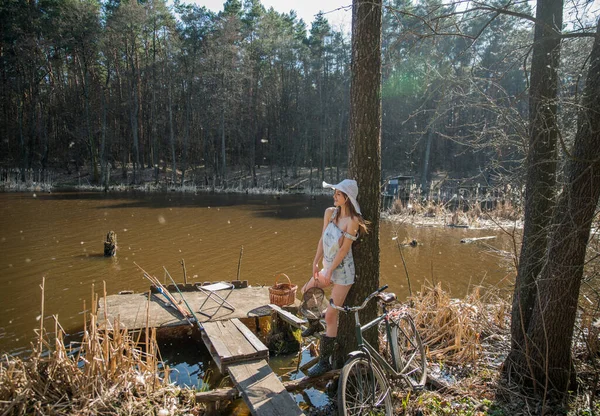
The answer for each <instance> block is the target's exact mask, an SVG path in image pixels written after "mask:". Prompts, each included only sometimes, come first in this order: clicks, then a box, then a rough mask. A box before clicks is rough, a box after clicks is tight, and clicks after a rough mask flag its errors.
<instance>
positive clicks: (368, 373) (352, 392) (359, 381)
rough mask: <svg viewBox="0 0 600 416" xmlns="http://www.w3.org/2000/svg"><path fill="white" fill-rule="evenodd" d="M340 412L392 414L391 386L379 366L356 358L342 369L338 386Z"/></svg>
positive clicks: (347, 413) (351, 413) (344, 413)
mask: <svg viewBox="0 0 600 416" xmlns="http://www.w3.org/2000/svg"><path fill="white" fill-rule="evenodd" d="M338 402H339V408H340V414H343V415H391V414H392V400H391V396H390V388H389V386H388V384H387V382H386V380H385V378H384V377H383V376H382V373H381V371H380V370H379V368H378V367H377V366H375V367H373V368H370V367H369V363H368V362H367V360H365V359H363V358H355V359H353V360H350V361H349V362H348V363H347V364H346V365H345V366H344V368H343V369H342V374H341V376H340V384H339V386H338Z"/></svg>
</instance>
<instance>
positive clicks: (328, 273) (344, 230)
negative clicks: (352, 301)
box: [302, 179, 367, 377]
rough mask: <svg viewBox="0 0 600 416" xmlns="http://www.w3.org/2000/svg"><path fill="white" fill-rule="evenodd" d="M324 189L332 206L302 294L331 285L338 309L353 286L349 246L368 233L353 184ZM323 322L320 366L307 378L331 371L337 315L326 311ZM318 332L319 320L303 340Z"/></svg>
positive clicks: (348, 181)
mask: <svg viewBox="0 0 600 416" xmlns="http://www.w3.org/2000/svg"><path fill="white" fill-rule="evenodd" d="M323 188H331V189H333V190H334V194H333V205H334V206H333V207H331V208H327V209H326V210H325V216H324V218H323V233H322V235H321V239H320V240H319V244H318V245H317V254H316V255H315V259H314V261H313V277H311V278H310V280H309V281H308V282H307V283H306V284H305V285H304V287H303V288H302V293H304V292H306V291H307V290H308V289H310V288H312V287H319V288H321V289H322V288H325V287H328V286H330V285H333V288H332V290H331V299H333V302H334V303H335V304H336V305H337V306H341V305H343V304H344V300H346V295H347V294H348V291H349V290H350V288H351V287H352V284H353V283H354V276H355V271H354V259H353V258H352V243H353V242H354V241H356V240H357V238H358V235H359V232H360V231H361V230H362V232H365V233H366V232H367V227H366V224H365V221H364V219H363V218H362V214H361V212H360V206H359V205H358V202H357V201H356V197H357V196H358V186H357V184H356V181H354V180H352V179H344V180H343V181H342V182H340V183H338V184H337V185H330V184H328V183H326V182H323ZM321 260H323V268H322V269H320V270H319V263H320V262H321ZM325 322H326V323H327V330H326V333H325V334H324V335H322V336H321V356H320V359H319V362H318V363H317V364H316V365H315V366H314V367H312V368H311V369H310V370H308V375H309V376H310V377H316V376H319V375H321V374H323V373H325V372H326V371H328V370H330V369H331V365H330V363H329V358H330V357H331V354H332V353H333V349H334V344H335V338H336V336H337V330H338V311H337V310H336V309H333V308H331V307H328V308H327V310H326V311H325ZM321 329H322V327H321V325H320V323H319V321H318V320H316V321H311V322H310V325H309V327H308V329H307V330H306V331H304V332H303V333H302V336H305V337H306V336H309V335H312V334H314V333H315V332H317V331H319V330H321Z"/></svg>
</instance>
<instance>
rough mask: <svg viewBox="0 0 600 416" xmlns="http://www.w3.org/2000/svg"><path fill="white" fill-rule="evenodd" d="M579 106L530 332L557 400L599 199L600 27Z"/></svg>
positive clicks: (547, 391)
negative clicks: (571, 149)
mask: <svg viewBox="0 0 600 416" xmlns="http://www.w3.org/2000/svg"><path fill="white" fill-rule="evenodd" d="M599 24H600V21H599ZM599 28H600V27H599ZM582 104H583V106H582V111H581V113H580V115H579V120H578V124H579V125H578V130H577V135H576V136H575V142H574V144H573V151H572V154H570V155H569V159H568V162H567V167H566V172H567V182H566V184H565V185H564V187H563V191H562V193H561V195H560V198H559V201H558V204H557V208H556V210H555V213H554V218H553V224H554V225H553V227H552V230H551V235H550V239H549V243H548V251H547V254H546V259H545V260H546V261H545V264H544V268H543V270H542V273H541V276H540V279H539V283H538V293H539V295H538V296H537V298H536V304H535V307H534V310H533V314H532V316H531V321H530V324H529V331H528V338H529V339H528V344H530V345H531V348H530V351H531V353H530V354H531V357H530V362H531V365H532V373H533V377H534V381H535V384H534V385H536V386H539V387H540V388H541V392H543V393H544V395H545V396H546V397H552V398H557V399H559V400H564V399H566V397H567V393H568V391H569V390H570V389H572V388H574V387H575V386H573V385H570V382H571V380H573V381H575V374H574V366H573V364H572V362H571V342H572V338H573V329H574V326H575V318H576V314H577V303H578V299H579V291H580V288H581V281H582V278H583V265H584V263H585V255H586V249H587V245H588V240H589V235H590V227H591V224H592V220H593V218H594V215H595V213H596V207H597V205H598V200H599V198H600V146H598V144H599V143H600V31H597V32H596V38H595V41H594V46H593V49H592V55H591V65H590V68H589V72H588V77H587V81H586V86H585V89H584V94H583V99H582Z"/></svg>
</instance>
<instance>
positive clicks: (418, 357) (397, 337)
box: [384, 315, 427, 389]
mask: <svg viewBox="0 0 600 416" xmlns="http://www.w3.org/2000/svg"><path fill="white" fill-rule="evenodd" d="M390 338H391V339H389V340H388V341H389V342H388V345H387V348H385V354H384V355H385V357H386V359H387V360H388V362H389V363H390V364H391V365H392V367H393V368H395V369H396V371H398V372H399V373H400V374H402V376H403V377H404V380H406V381H407V383H409V384H410V386H409V387H411V388H413V389H420V388H421V387H423V386H424V385H425V381H426V380H427V359H426V357H425V348H424V347H423V342H422V341H421V336H420V335H419V332H418V331H417V328H416V326H415V323H414V321H413V320H412V318H411V317H410V316H408V315H401V316H399V317H397V318H392V320H391V322H390ZM392 351H393V353H394V354H393V356H394V358H395V362H394V360H392Z"/></svg>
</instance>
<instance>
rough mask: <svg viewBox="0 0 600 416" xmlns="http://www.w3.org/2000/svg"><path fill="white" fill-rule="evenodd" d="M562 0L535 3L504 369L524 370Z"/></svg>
mask: <svg viewBox="0 0 600 416" xmlns="http://www.w3.org/2000/svg"><path fill="white" fill-rule="evenodd" d="M562 16H563V1H562V0H541V1H538V3H537V9H536V24H535V35H534V44H533V56H532V60H531V81H530V87H529V147H528V150H527V152H528V153H527V161H526V171H527V174H526V175H527V176H526V181H527V183H526V192H525V222H524V229H523V244H522V247H521V254H520V258H519V268H518V271H517V279H516V282H515V290H514V295H513V303H512V313H511V351H510V354H509V356H508V358H507V360H506V364H507V365H506V366H505V367H506V371H507V372H508V373H509V374H511V375H512V376H514V377H527V374H528V373H529V372H530V363H528V353H529V352H530V351H531V346H530V345H527V340H526V334H527V331H528V328H529V326H530V320H531V316H532V311H533V307H534V304H535V298H536V296H537V281H538V277H539V274H540V272H541V270H542V267H543V262H544V255H545V252H546V247H547V233H548V226H549V225H550V222H551V220H552V210H553V208H554V204H555V200H554V198H555V192H556V188H555V187H556V166H557V154H556V143H557V137H558V132H559V131H558V118H557V91H558V68H559V61H560V42H561V39H560V33H561V30H562V18H563V17H562Z"/></svg>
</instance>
